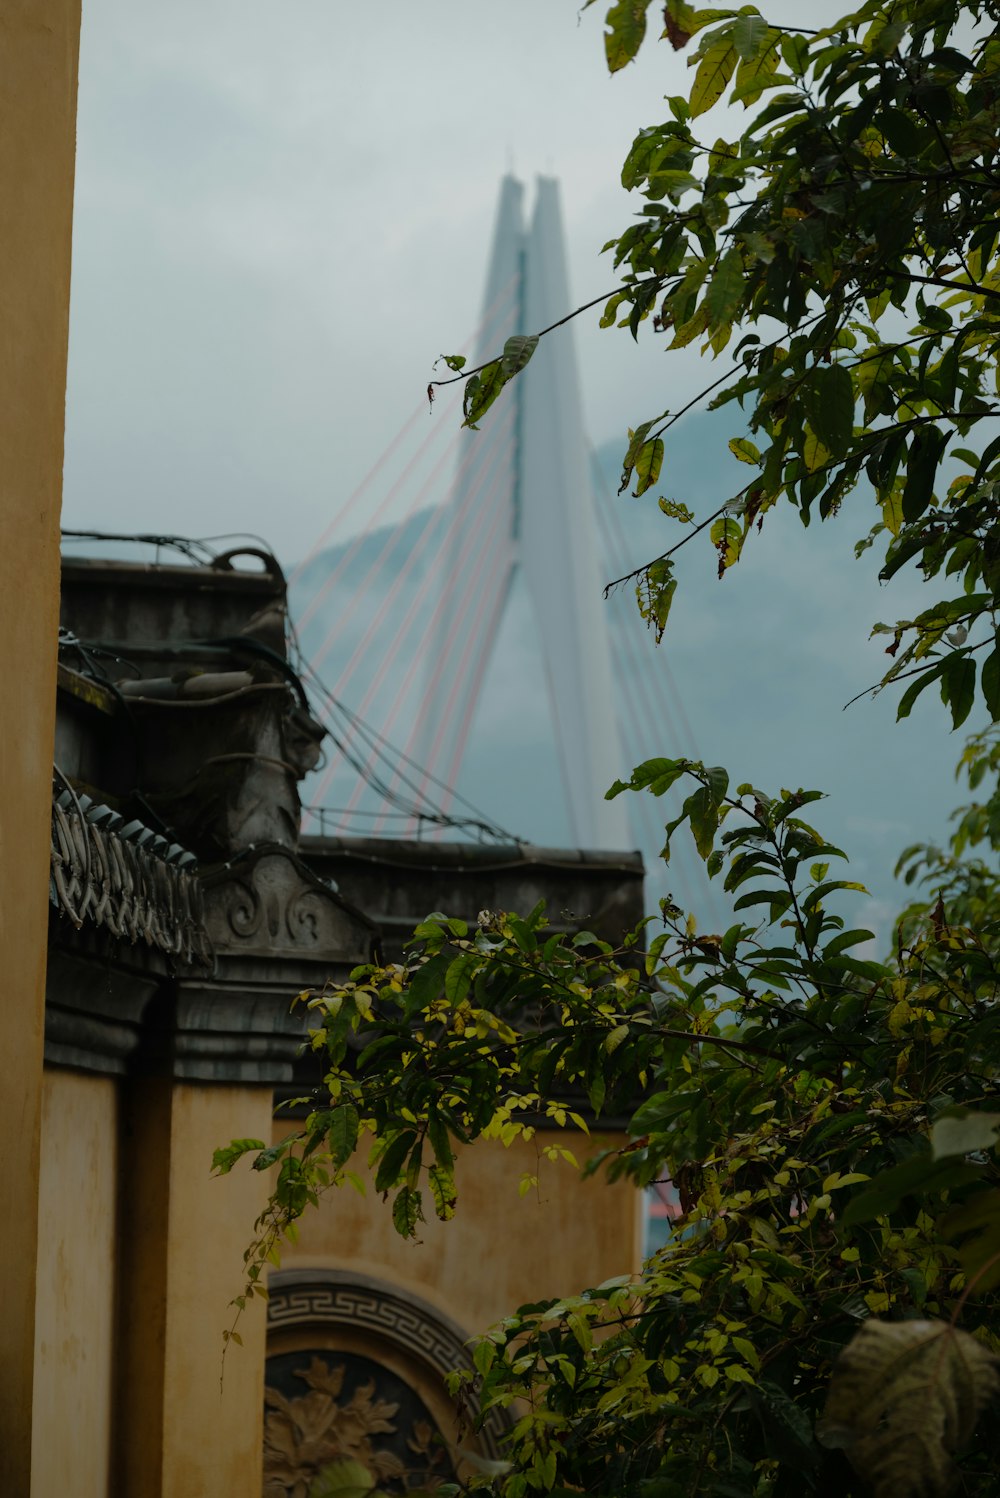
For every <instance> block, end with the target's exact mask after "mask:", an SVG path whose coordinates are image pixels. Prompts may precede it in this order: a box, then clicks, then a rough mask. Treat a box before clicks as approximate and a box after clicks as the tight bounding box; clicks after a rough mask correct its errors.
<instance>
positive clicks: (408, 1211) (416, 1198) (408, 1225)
mask: <svg viewBox="0 0 1000 1498" xmlns="http://www.w3.org/2000/svg"><path fill="white" fill-rule="evenodd" d="M423 1220H424V1213H423V1207H422V1205H421V1198H420V1192H419V1191H415V1190H413V1189H412V1188H411V1187H409V1186H401V1187H400V1189H399V1190H398V1191H397V1192H396V1196H395V1199H394V1201H393V1203H392V1225H393V1227H394V1228H395V1229H396V1232H397V1233H398V1234H399V1236H400V1237H401V1238H414V1237H415V1236H416V1232H417V1224H418V1223H419V1222H423Z"/></svg>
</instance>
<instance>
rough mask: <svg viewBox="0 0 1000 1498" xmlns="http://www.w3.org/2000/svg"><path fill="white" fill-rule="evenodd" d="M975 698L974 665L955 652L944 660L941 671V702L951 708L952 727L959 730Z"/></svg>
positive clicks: (967, 656) (971, 660) (965, 656)
mask: <svg viewBox="0 0 1000 1498" xmlns="http://www.w3.org/2000/svg"><path fill="white" fill-rule="evenodd" d="M975 698H976V663H975V661H974V660H973V659H972V658H971V656H969V655H965V654H962V653H961V652H960V651H957V650H956V651H955V652H954V654H953V655H949V656H947V657H946V658H945V661H944V665H943V667H942V670H941V701H942V702H944V703H947V704H950V706H951V720H952V727H953V728H959V727H961V725H962V724H963V723H964V722H965V720H966V718H967V717H968V716H969V713H970V712H971V711H972V704H973V702H974V701H975Z"/></svg>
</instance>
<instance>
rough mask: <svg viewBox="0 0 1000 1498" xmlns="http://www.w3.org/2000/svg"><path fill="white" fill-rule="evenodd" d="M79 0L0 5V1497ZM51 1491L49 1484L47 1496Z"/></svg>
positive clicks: (29, 1308)
mask: <svg viewBox="0 0 1000 1498" xmlns="http://www.w3.org/2000/svg"><path fill="white" fill-rule="evenodd" d="M79 36H80V3H79V0H3V4H2V5H0V120H2V121H3V128H2V129H0V455H2V458H0V527H2V534H3V546H2V547H0V653H2V657H3V660H4V663H5V667H6V669H5V672H4V697H3V723H4V727H3V733H2V734H0V950H2V952H3V964H4V966H3V995H2V1003H0V1055H2V1056H3V1066H4V1083H3V1087H2V1089H0V1135H2V1137H3V1138H4V1139H7V1140H10V1141H15V1142H16V1148H12V1149H11V1150H9V1151H8V1158H7V1163H6V1170H5V1186H6V1189H7V1193H8V1200H9V1202H10V1210H9V1211H8V1212H7V1214H6V1217H5V1223H4V1231H3V1233H2V1234H0V1284H2V1285H3V1287H4V1314H3V1316H2V1317H0V1492H2V1493H4V1494H7V1493H9V1494H12V1495H13V1494H17V1495H23V1494H27V1493H28V1491H29V1485H30V1475H29V1472H30V1460H31V1390H32V1360H33V1352H34V1304H35V1297H34V1276H35V1253H36V1222H37V1218H36V1205H37V1171H38V1140H39V1123H40V1116H41V1085H42V1083H41V1068H42V1024H43V1004H44V983H45V935H46V925H47V919H48V891H47V885H48V842H49V838H48V823H49V816H50V774H51V763H52V742H53V724H54V715H55V672H56V625H57V622H58V610H59V509H60V500H61V491H62V459H63V412H64V406H65V392H66V348H67V339H68V327H69V276H70V244H71V231H72V214H73V169H74V158H75V146H76V79H77V57H78V51H79ZM36 1491H39V1492H43V1493H44V1490H43V1489H36Z"/></svg>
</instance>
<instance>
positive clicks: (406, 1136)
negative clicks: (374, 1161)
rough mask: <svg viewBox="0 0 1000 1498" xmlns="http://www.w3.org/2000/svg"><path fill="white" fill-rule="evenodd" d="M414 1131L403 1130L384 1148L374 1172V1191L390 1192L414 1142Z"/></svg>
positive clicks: (415, 1136) (415, 1135)
mask: <svg viewBox="0 0 1000 1498" xmlns="http://www.w3.org/2000/svg"><path fill="white" fill-rule="evenodd" d="M416 1138H417V1134H416V1130H415V1129H403V1130H402V1132H401V1133H399V1134H396V1135H395V1137H394V1138H393V1139H391V1140H390V1141H389V1143H388V1145H387V1146H386V1148H385V1151H384V1153H383V1155H382V1157H381V1159H380V1160H379V1162H378V1169H377V1170H376V1172H375V1190H376V1191H391V1190H392V1188H393V1186H395V1185H396V1183H397V1181H398V1180H399V1178H400V1176H401V1175H402V1172H403V1164H404V1161H405V1160H406V1157H407V1155H408V1154H409V1153H410V1150H411V1149H412V1148H413V1145H414V1144H415V1142H416Z"/></svg>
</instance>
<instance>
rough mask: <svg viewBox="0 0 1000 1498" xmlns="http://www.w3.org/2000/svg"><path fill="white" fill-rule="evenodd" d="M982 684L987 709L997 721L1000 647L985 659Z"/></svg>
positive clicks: (999, 708)
mask: <svg viewBox="0 0 1000 1498" xmlns="http://www.w3.org/2000/svg"><path fill="white" fill-rule="evenodd" d="M980 686H981V687H982V692H983V696H984V697H985V699H986V710H987V712H988V713H989V715H990V717H991V718H992V720H993V722H994V723H996V722H998V721H1000V648H998V649H996V650H991V651H990V653H989V655H988V656H987V657H986V659H985V660H984V661H983V672H982V678H981V680H980Z"/></svg>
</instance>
